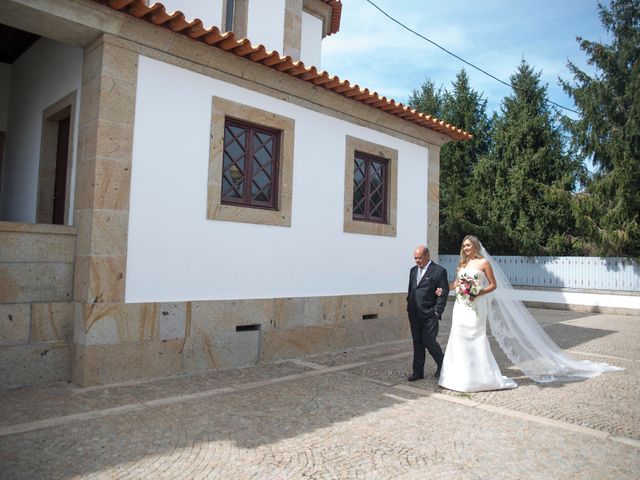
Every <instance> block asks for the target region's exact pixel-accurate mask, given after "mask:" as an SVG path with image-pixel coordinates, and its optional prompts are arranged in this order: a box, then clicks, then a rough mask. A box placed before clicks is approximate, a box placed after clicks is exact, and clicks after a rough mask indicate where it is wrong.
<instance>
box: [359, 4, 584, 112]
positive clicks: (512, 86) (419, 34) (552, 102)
mask: <svg viewBox="0 0 640 480" xmlns="http://www.w3.org/2000/svg"><path fill="white" fill-rule="evenodd" d="M365 1H366V2H367V3H369V4H370V5H371V6H373V7H375V8H376V9H377V10H378V11H379V12H380V13H382V14H383V15H384V16H385V17H387V18H388V19H389V20H391V21H392V22H395V23H397V24H398V25H400V26H401V27H402V28H404V29H405V30H408V31H409V32H411V33H413V34H414V35H416V36H418V37H420V38H421V39H423V40H425V41H427V42H429V43H431V44H432V45H434V46H436V47H438V48H439V49H440V50H442V51H444V52H446V53H448V54H449V55H451V56H452V57H455V58H457V59H458V60H460V61H461V62H463V63H465V64H467V65H469V66H470V67H472V68H474V69H476V70H478V71H479V72H482V73H484V74H485V75H487V76H488V77H491V78H493V79H494V80H496V81H498V82H500V83H502V84H503V85H506V86H507V87H510V88H512V89H514V90H517V88H516V87H515V86H514V85H512V84H511V83H508V82H505V81H504V80H501V79H499V78H498V77H496V76H495V75H492V74H491V73H489V72H487V71H486V70H484V69H482V68H480V67H478V66H476V65H474V64H473V63H471V62H468V61H467V60H465V59H464V58H462V57H460V56H458V55H456V54H455V53H453V52H451V51H449V50H447V49H446V48H444V47H443V46H442V45H439V44H437V43H436V42H434V41H433V40H431V39H429V38H427V37H425V36H424V35H422V34H421V33H418V32H416V31H415V30H413V29H411V28H410V27H408V26H407V25H405V24H404V23H402V22H401V21H400V20H396V19H395V18H393V17H392V16H391V15H389V14H388V13H387V12H385V11H384V10H383V9H382V8H380V7H379V6H378V5H376V4H375V3H373V2H372V1H371V0H365ZM545 101H546V102H547V103H550V104H552V105H555V106H556V107H558V108H562V109H564V110H568V111H570V112H573V113H575V114H578V115H579V114H580V112H578V111H576V110H573V109H571V108H569V107H565V106H563V105H560V104H559V103H556V102H554V101H552V100H549V99H548V98H546V99H545Z"/></svg>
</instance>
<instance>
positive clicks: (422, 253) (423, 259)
mask: <svg viewBox="0 0 640 480" xmlns="http://www.w3.org/2000/svg"><path fill="white" fill-rule="evenodd" d="M413 259H414V260H415V261H416V265H418V266H419V267H420V268H424V267H425V266H426V265H427V263H429V260H431V257H430V255H429V249H428V248H427V247H426V246H425V245H418V246H417V247H416V249H415V250H414V251H413Z"/></svg>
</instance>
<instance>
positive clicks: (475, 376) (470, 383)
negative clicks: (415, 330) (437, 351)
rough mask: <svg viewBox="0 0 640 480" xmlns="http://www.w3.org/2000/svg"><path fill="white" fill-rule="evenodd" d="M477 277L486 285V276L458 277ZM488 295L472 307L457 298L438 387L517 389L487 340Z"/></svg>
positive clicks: (472, 272)
mask: <svg viewBox="0 0 640 480" xmlns="http://www.w3.org/2000/svg"><path fill="white" fill-rule="evenodd" d="M463 273H467V274H469V275H471V276H474V275H475V276H477V278H478V280H479V281H480V284H481V285H484V284H485V276H484V272H482V271H481V270H476V269H472V268H462V269H461V270H459V271H458V275H460V274H463ZM488 310H489V302H488V295H482V296H480V297H478V298H476V299H475V301H474V302H471V304H467V303H465V302H464V301H462V300H460V299H458V298H456V302H455V304H454V306H453V320H452V323H451V333H450V334H449V341H448V342H447V349H446V351H445V354H444V361H443V363H442V371H441V373H440V380H439V381H438V385H440V386H441V387H444V388H447V389H449V390H456V391H459V392H481V391H485V390H503V389H507V388H516V387H517V386H518V385H517V383H516V382H514V381H513V380H511V379H509V378H507V377H504V376H503V375H502V373H501V372H500V368H499V367H498V364H497V363H496V360H495V358H494V357H493V354H492V353H491V347H490V346H489V340H488V338H487V315H488Z"/></svg>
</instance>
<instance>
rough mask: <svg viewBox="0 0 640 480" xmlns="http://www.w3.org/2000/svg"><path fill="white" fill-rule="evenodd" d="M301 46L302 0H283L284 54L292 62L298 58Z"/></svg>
mask: <svg viewBox="0 0 640 480" xmlns="http://www.w3.org/2000/svg"><path fill="white" fill-rule="evenodd" d="M301 48H302V0H285V7H284V40H283V49H282V50H283V52H284V55H289V56H290V57H291V58H292V59H293V61H294V62H296V61H298V60H300V50H301Z"/></svg>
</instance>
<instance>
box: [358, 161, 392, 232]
mask: <svg viewBox="0 0 640 480" xmlns="http://www.w3.org/2000/svg"><path fill="white" fill-rule="evenodd" d="M358 159H360V160H363V161H364V163H365V169H364V170H365V173H364V175H365V180H364V184H365V193H364V210H365V211H364V215H358V214H356V212H355V205H354V206H353V208H354V210H353V220H354V221H357V222H374V223H387V202H388V192H389V175H388V170H389V161H388V160H387V159H386V158H383V157H378V156H375V155H370V154H368V153H364V152H360V151H356V152H355V154H354V158H353V175H354V177H355V173H356V168H357V166H356V160H358ZM372 163H377V164H380V165H382V216H381V217H373V216H372V215H371V211H370V207H371V196H372V193H371V176H370V174H371V169H370V168H369V167H370V166H371V164H372ZM354 189H355V181H354ZM354 195H355V192H354ZM354 202H355V198H354Z"/></svg>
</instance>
